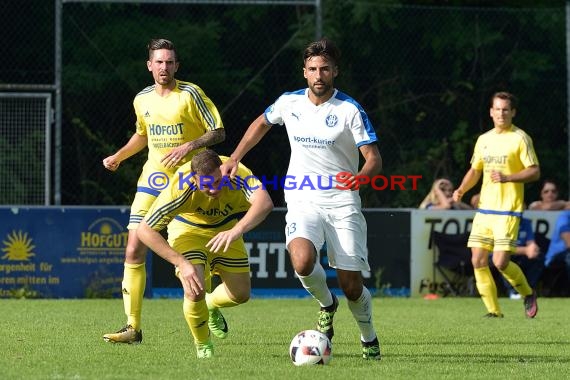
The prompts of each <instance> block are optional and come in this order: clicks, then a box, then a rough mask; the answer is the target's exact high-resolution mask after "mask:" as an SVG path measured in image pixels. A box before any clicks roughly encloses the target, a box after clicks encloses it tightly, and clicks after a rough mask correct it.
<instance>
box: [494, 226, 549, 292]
mask: <svg viewBox="0 0 570 380" xmlns="http://www.w3.org/2000/svg"><path fill="white" fill-rule="evenodd" d="M511 260H512V261H514V262H515V263H517V264H518V265H519V266H520V267H521V269H522V271H523V272H524V274H525V276H526V279H527V281H528V284H529V285H530V287H531V288H533V289H536V287H537V284H538V281H539V280H540V276H541V275H542V271H543V269H544V252H541V251H540V247H539V246H538V244H537V243H536V241H535V239H534V231H533V229H532V221H531V220H530V219H527V218H524V217H523V218H521V223H520V226H519V234H518V236H517V250H516V251H515V252H513V253H512V254H511ZM503 283H504V284H505V289H506V290H507V292H508V294H509V297H510V298H511V299H520V298H521V296H520V294H518V293H517V292H516V291H515V289H513V287H512V286H511V284H509V282H508V281H506V280H505V279H504V278H503Z"/></svg>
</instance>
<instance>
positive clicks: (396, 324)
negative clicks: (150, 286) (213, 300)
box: [0, 298, 570, 380]
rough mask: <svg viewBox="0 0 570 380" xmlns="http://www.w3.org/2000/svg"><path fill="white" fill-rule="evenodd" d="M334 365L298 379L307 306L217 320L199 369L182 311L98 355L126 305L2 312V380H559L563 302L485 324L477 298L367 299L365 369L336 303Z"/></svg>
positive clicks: (568, 307)
mask: <svg viewBox="0 0 570 380" xmlns="http://www.w3.org/2000/svg"><path fill="white" fill-rule="evenodd" d="M340 302H341V303H340V307H339V310H338V312H337V314H336V316H335V337H334V340H333V354H332V355H333V358H332V360H331V362H330V364H329V365H327V366H323V367H321V366H314V367H295V366H293V364H292V363H291V362H290V360H289V357H288V348H289V343H290V340H291V339H292V338H293V336H294V335H295V334H296V333H297V332H299V331H301V330H304V329H309V328H313V327H314V325H315V322H316V317H317V310H318V306H317V304H316V302H315V301H313V300H312V299H252V300H251V301H250V302H248V303H247V304H245V305H241V306H238V307H235V308H231V309H224V310H223V312H224V316H225V317H226V319H227V321H228V324H229V328H230V332H229V335H228V337H227V339H225V340H218V339H216V338H213V342H214V349H215V357H214V358H213V359H211V360H198V359H196V353H195V350H194V345H193V340H192V337H191V335H190V333H189V330H188V328H187V326H186V322H185V321H184V318H183V316H182V300H181V299H148V300H146V299H145V301H144V307H143V332H144V334H143V335H144V336H143V343H142V344H141V345H133V346H130V345H119V344H110V343H105V342H104V341H103V339H102V335H103V334H104V333H106V332H112V331H115V330H118V329H119V328H121V327H122V326H123V325H124V323H125V317H124V315H123V306H122V300H119V299H114V300H25V299H21V300H14V299H3V300H0V347H1V352H2V355H0V378H2V379H173V378H180V379H196V380H198V379H208V380H214V379H215V380H223V379H231V380H238V379H240V380H241V379H311V380H313V379H327V380H330V379H344V380H356V379H422V380H424V379H462V380H464V379H486V380H487V379H501V380H504V379H514V378H516V379H531V378H545V379H562V378H567V376H568V368H570V367H569V364H570V329H569V328H568V321H569V319H568V316H569V315H570V299H555V298H543V299H539V307H540V308H539V313H538V316H537V317H536V318H535V319H533V320H529V319H527V318H525V316H524V312H523V305H522V301H513V300H509V299H507V298H502V299H501V300H500V302H501V305H502V308H503V313H504V314H505V318H503V319H492V320H489V319H485V318H483V317H482V316H483V315H484V314H485V309H484V307H483V304H482V302H481V300H480V299H479V298H443V299H437V300H431V301H428V300H423V299H419V298H418V299H415V298H414V299H407V298H374V299H373V303H374V306H373V307H374V322H375V325H376V328H377V330H378V332H379V337H380V341H381V345H382V353H383V358H382V360H381V361H380V362H367V361H364V360H363V359H361V357H360V343H359V333H358V329H357V327H356V323H355V322H354V320H353V319H352V315H351V313H350V311H349V309H348V307H347V303H346V299H344V298H341V299H340Z"/></svg>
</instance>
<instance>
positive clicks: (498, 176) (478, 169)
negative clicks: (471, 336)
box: [453, 92, 540, 318]
mask: <svg viewBox="0 0 570 380" xmlns="http://www.w3.org/2000/svg"><path fill="white" fill-rule="evenodd" d="M515 100H516V99H515V97H514V96H513V95H512V94H510V93H508V92H498V93H495V94H494V95H493V97H492V98H491V108H490V116H491V118H492V119H493V124H494V128H493V129H491V130H490V131H488V132H486V133H484V134H482V135H481V136H479V138H478V139H477V143H476V144H475V149H474V152H473V157H472V158H471V169H469V171H468V172H467V174H465V177H464V178H463V181H462V182H461V185H459V187H458V188H457V190H455V192H454V193H453V200H454V201H455V202H458V201H459V200H460V199H461V197H462V196H463V194H465V193H466V192H467V191H469V189H471V188H472V187H473V186H475V184H477V182H479V179H480V178H481V176H483V183H482V185H481V198H480V200H479V205H478V208H477V213H476V214H475V218H474V219H473V227H472V228H471V234H470V235H469V241H468V243H467V246H468V247H470V248H471V255H472V256H471V261H472V263H473V268H474V269H475V282H476V285H477V290H478V291H479V294H480V295H481V298H482V300H483V303H484V304H485V307H486V308H487V314H486V315H485V317H488V318H502V317H503V314H502V313H501V309H500V307H499V300H498V298H497V286H496V284H495V281H494V280H493V276H492V274H491V270H490V268H489V254H490V253H491V252H493V263H494V264H495V266H496V267H497V269H499V272H501V275H503V277H504V278H505V279H506V280H507V281H508V282H509V283H510V284H511V285H512V286H513V288H515V289H516V290H517V292H518V293H519V294H520V295H521V296H523V297H524V309H525V314H526V316H527V317H528V318H534V317H535V315H536V313H537V311H538V306H537V302H536V291H534V290H533V289H532V288H531V287H530V286H529V284H528V281H527V279H526V277H525V275H524V273H523V272H522V270H521V268H520V267H519V266H518V265H517V264H516V263H514V262H512V261H511V260H510V255H511V253H512V252H515V251H516V248H517V236H518V231H519V225H520V220H521V217H522V211H523V207H524V206H523V204H524V183H525V182H531V181H536V180H537V179H538V178H539V177H540V167H539V165H538V159H537V157H536V153H535V151H534V147H533V144H532V139H531V138H530V137H529V136H528V135H527V134H526V133H525V132H524V131H523V130H522V129H519V128H517V127H516V126H514V125H513V124H512V120H513V117H514V116H515V114H516V102H515Z"/></svg>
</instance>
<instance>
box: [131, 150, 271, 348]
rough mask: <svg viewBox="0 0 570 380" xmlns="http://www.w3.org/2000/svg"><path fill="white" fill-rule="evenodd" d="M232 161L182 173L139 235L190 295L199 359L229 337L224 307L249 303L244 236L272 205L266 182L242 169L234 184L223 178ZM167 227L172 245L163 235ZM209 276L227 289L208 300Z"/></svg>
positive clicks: (201, 156)
mask: <svg viewBox="0 0 570 380" xmlns="http://www.w3.org/2000/svg"><path fill="white" fill-rule="evenodd" d="M226 160H227V157H222V158H220V156H218V155H217V154H216V153H215V152H214V151H212V150H209V149H207V150H205V151H203V152H200V153H198V154H196V155H195V156H194V157H193V158H192V161H191V162H190V164H184V165H182V166H181V167H180V169H179V171H178V173H177V174H178V175H176V174H175V175H174V176H173V178H172V181H171V182H170V184H169V186H168V187H167V188H166V189H165V190H163V191H162V192H161V194H160V195H159V196H158V198H157V199H156V201H155V202H154V204H153V205H152V207H151V208H150V210H149V212H148V213H147V215H146V217H145V219H144V220H143V221H142V223H141V224H140V226H139V228H138V229H137V234H138V236H139V238H140V239H141V241H142V242H144V243H145V244H146V245H147V246H148V247H149V248H150V249H152V250H153V251H154V252H155V253H157V254H158V255H159V256H161V257H162V258H164V259H165V260H167V261H168V262H170V263H172V264H173V265H175V267H176V275H177V276H178V278H179V279H180V282H181V283H182V287H183V288H184V304H183V310H184V318H185V319H186V322H187V323H188V327H189V328H190V331H191V332H192V335H193V337H194V343H195V345H196V354H197V356H198V358H210V357H212V355H213V345H212V341H211V339H210V331H211V332H212V334H213V335H215V336H217V337H219V338H225V337H226V335H227V331H228V329H227V324H226V321H225V319H224V317H223V315H222V314H221V312H220V311H219V309H220V308H224V307H232V306H236V305H239V304H242V303H245V302H247V301H248V299H249V296H250V291H251V280H250V270H249V259H248V254H247V251H246V248H245V244H244V241H243V238H242V235H243V234H244V233H246V232H248V231H250V230H251V229H253V228H254V227H255V226H257V225H258V224H259V223H261V222H262V221H263V220H264V219H265V218H266V217H267V215H268V214H269V213H270V212H271V210H272V209H273V202H272V201H271V197H270V196H269V194H268V193H267V191H266V190H265V189H264V188H263V186H262V184H261V182H260V181H259V180H258V179H257V178H255V177H254V176H253V174H252V173H251V171H250V170H249V169H247V168H246V167H245V166H243V165H241V164H240V166H239V168H238V172H237V175H236V177H235V179H232V180H230V179H229V177H222V173H221V171H220V165H221V164H222V162H225V161H226ZM167 225H168V242H167V241H166V240H165V239H164V238H163V237H162V235H161V234H160V233H159V231H160V230H161V229H162V228H164V227H165V226H167ZM210 275H219V276H220V278H221V280H222V283H221V284H220V285H218V286H217V287H216V288H215V289H214V290H213V291H212V292H211V293H206V290H208V289H206V288H207V286H206V285H205V284H206V283H208V282H209V277H210Z"/></svg>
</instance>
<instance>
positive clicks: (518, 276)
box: [500, 261, 532, 297]
mask: <svg viewBox="0 0 570 380" xmlns="http://www.w3.org/2000/svg"><path fill="white" fill-rule="evenodd" d="M500 272H501V274H502V275H503V277H504V278H505V279H506V280H507V281H508V282H509V284H511V285H512V286H513V288H515V289H516V291H517V292H518V293H519V294H520V295H521V296H523V297H526V296H530V295H531V294H532V288H531V287H530V285H529V284H528V281H527V279H526V276H525V275H524V273H523V271H522V270H521V267H519V266H518V265H517V264H516V263H513V262H512V261H509V264H508V265H507V267H506V268H505V269H503V270H502V271H500Z"/></svg>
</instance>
